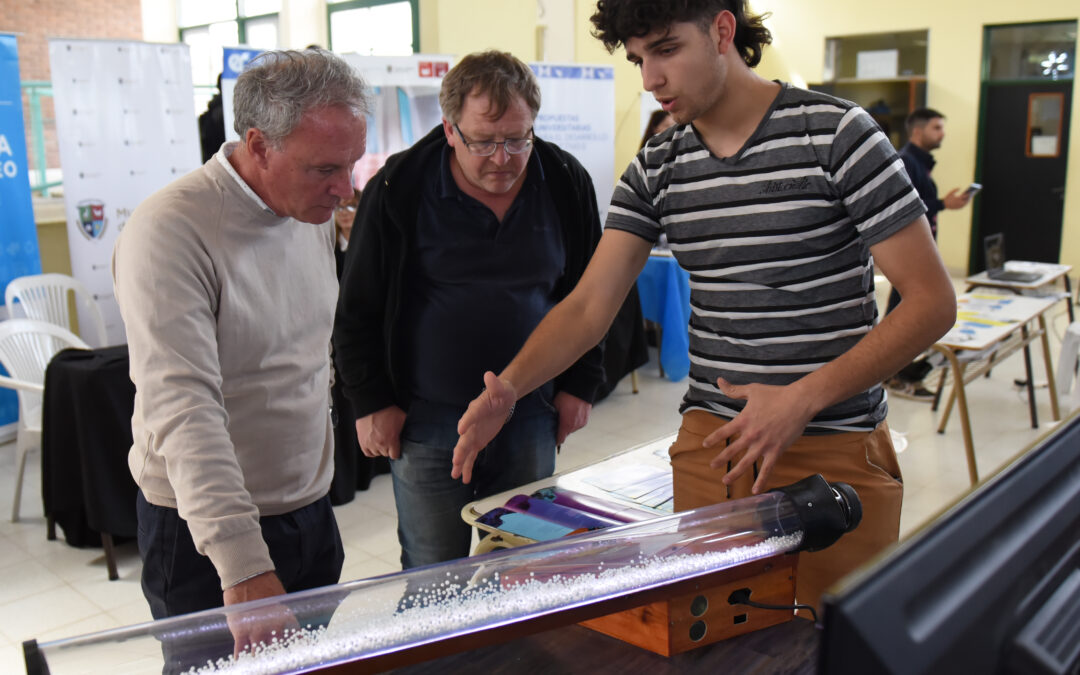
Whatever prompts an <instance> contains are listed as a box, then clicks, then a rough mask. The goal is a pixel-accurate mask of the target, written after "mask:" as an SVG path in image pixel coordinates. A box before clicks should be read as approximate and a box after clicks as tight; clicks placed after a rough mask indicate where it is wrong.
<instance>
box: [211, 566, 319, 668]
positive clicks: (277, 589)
mask: <svg viewBox="0 0 1080 675" xmlns="http://www.w3.org/2000/svg"><path fill="white" fill-rule="evenodd" d="M284 594H285V587H284V586H282V585H281V580H280V579H278V576H277V574H275V573H274V572H264V573H262V574H260V575H258V576H255V577H252V578H250V579H248V580H246V581H241V582H240V583H238V584H236V585H235V586H230V587H229V588H226V589H225V591H224V592H223V593H222V599H223V600H224V603H225V607H229V605H237V604H240V603H242V602H249V601H251V600H261V599H262V598H269V597H273V596H275V595H284ZM226 622H227V623H228V624H229V632H231V633H232V636H233V641H234V642H233V657H238V656H240V653H241V652H243V651H244V650H252V651H253V650H255V648H257V647H258V646H259V645H269V644H270V643H271V642H272V641H273V640H274V639H277V640H279V641H281V640H283V639H285V637H286V636H285V632H286V631H290V630H296V629H298V628H299V627H300V624H299V623H298V622H297V620H296V617H295V616H293V613H292V612H291V611H289V609H288V608H287V607H286V606H285V605H282V604H277V603H274V604H267V605H266V606H264V607H259V608H258V609H252V610H248V611H246V612H243V613H229V612H226Z"/></svg>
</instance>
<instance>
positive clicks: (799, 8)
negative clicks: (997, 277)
mask: <svg viewBox="0 0 1080 675" xmlns="http://www.w3.org/2000/svg"><path fill="white" fill-rule="evenodd" d="M822 4H823V3H808V2H804V1H802V0H754V2H753V6H754V8H755V9H756V10H757V11H759V12H764V11H769V12H772V16H771V18H769V20H768V22H767V25H768V26H769V28H770V30H772V32H773V35H774V37H775V44H774V45H773V47H772V48H770V49H766V51H765V59H764V60H763V62H762V64H761V66H760V67H759V72H760V73H761V74H762V75H764V76H765V77H770V78H779V79H783V80H787V81H791V82H795V83H798V82H820V81H821V79H822V69H823V67H824V63H825V38H826V37H836V36H841V35H853V34H861V33H884V32H893V31H907V30H923V29H927V30H929V35H930V44H929V47H928V52H927V79H928V82H927V91H926V99H927V100H926V103H927V105H928V106H930V107H932V108H936V109H938V110H940V111H941V112H943V113H944V114H945V115H946V117H947V121H946V127H945V129H946V138H945V142H944V144H943V145H942V147H941V148H940V149H939V150H937V151H936V152H935V153H934V154H935V156H936V157H937V160H938V164H937V167H936V168H935V169H934V177H935V179H936V181H937V184H938V187H939V188H941V189H942V191H947V190H949V189H951V188H953V187H959V186H962V185H966V184H968V183H969V182H971V180H972V179H973V178H974V176H975V152H976V142H977V140H978V139H977V133H978V123H979V85H980V77H981V63H982V35H983V26H984V25H993V24H1005V23H1026V22H1032V21H1047V20H1056V19H1076V18H1077V15H1078V13H1080V5H1078V4H1077V2H1076V0H1039V2H1025V3H1019V2H1014V1H1011V0H1010V1H1009V2H1005V1H1003V0H981V1H977V0H949V1H948V2H942V1H941V0H908V2H905V3H903V4H901V5H889V6H888V7H889V9H888V11H883V10H882V7H883V6H882V5H878V4H875V3H869V2H866V1H865V0H829V2H828V3H824V4H826V5H827V10H823V9H822ZM1074 91H1075V90H1074ZM1078 103H1080V102H1078V101H1077V100H1076V98H1075V96H1074V100H1073V106H1072V119H1071V134H1070V142H1069V168H1068V176H1067V182H1066V197H1065V217H1064V224H1063V231H1062V243H1061V261H1062V262H1064V263H1068V264H1070V265H1073V266H1074V267H1080V104H1078ZM938 222H939V228H938V240H939V243H940V247H941V252H942V256H943V257H944V259H945V263H946V264H947V265H948V266H949V268H950V269H951V270H953V271H954V272H965V271H966V270H967V260H968V246H969V241H970V236H971V209H970V208H967V209H963V210H959V211H943V212H942V213H941V215H940V216H939V217H938Z"/></svg>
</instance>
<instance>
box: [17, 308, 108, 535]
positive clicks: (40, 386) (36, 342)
mask: <svg viewBox="0 0 1080 675" xmlns="http://www.w3.org/2000/svg"><path fill="white" fill-rule="evenodd" d="M68 347H77V348H79V349H90V346H89V345H87V344H86V343H85V342H83V341H82V340H80V339H79V336H77V335H75V334H74V333H72V332H71V331H68V330H65V329H63V328H61V327H60V326H57V325H54V324H51V323H48V322H45V321H36V320H34V319H9V320H8V321H0V365H3V366H4V369H5V370H7V372H8V376H7V377H5V376H3V375H0V387H6V388H8V389H14V390H15V391H16V392H17V393H18V395H19V427H18V440H17V441H16V443H15V461H16V469H15V504H14V506H13V507H12V509H11V522H15V521H17V520H18V519H19V503H20V502H21V501H22V479H23V472H24V471H25V469H26V455H27V453H28V452H29V451H30V449H31V448H35V447H41V409H42V394H43V393H44V391H45V367H46V366H48V365H49V361H50V360H52V357H53V356H55V355H56V353H57V352H59V351H60V350H62V349H66V348H68Z"/></svg>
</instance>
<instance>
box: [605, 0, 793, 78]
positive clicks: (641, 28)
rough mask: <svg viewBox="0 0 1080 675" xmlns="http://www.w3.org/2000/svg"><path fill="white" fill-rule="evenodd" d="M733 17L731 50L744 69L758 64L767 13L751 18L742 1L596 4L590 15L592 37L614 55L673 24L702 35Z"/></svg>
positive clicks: (615, 0) (612, 0)
mask: <svg viewBox="0 0 1080 675" xmlns="http://www.w3.org/2000/svg"><path fill="white" fill-rule="evenodd" d="M724 10H727V11H729V12H731V13H732V14H733V15H734V16H735V48H736V49H738V50H739V55H740V56H742V58H743V61H746V65H748V66H750V67H751V68H753V67H754V66H756V65H757V64H758V63H760V62H761V50H762V49H764V48H765V45H767V44H769V43H771V42H772V34H771V33H770V32H769V29H768V28H766V27H765V24H764V23H763V22H764V20H765V18H766V17H768V16H769V15H768V13H765V14H753V13H751V12H750V9H749V7H747V2H746V0H599V1H598V2H597V3H596V13H595V14H593V15H592V19H591V20H592V23H593V26H594V27H595V30H593V32H592V34H593V37H595V38H597V39H598V40H600V41H601V42H603V43H604V46H605V47H607V50H608V52H614V51H615V50H616V49H618V47H619V45H623V44H626V41H627V39H629V38H635V37H644V36H645V35H648V34H649V33H652V32H654V31H658V30H665V29H667V28H668V27H670V26H671V24H673V23H679V22H683V21H689V22H692V23H695V24H697V25H698V27H699V28H701V29H702V30H704V31H707V30H708V29H709V25H710V24H711V23H712V20H713V19H714V18H715V17H716V15H717V14H719V13H720V12H722V11H724Z"/></svg>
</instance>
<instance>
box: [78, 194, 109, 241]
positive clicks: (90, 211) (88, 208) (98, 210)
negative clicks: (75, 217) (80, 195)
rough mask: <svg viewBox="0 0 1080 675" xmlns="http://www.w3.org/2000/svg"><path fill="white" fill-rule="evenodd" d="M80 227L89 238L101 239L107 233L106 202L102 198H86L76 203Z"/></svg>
mask: <svg viewBox="0 0 1080 675" xmlns="http://www.w3.org/2000/svg"><path fill="white" fill-rule="evenodd" d="M76 209H77V210H78V212H79V227H80V229H81V230H82V233H83V234H84V235H85V236H86V238H87V239H100V238H101V235H103V234H104V233H105V225H106V223H105V202H103V201H101V200H100V199H84V200H82V201H81V202H79V203H78V204H77V205H76Z"/></svg>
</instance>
